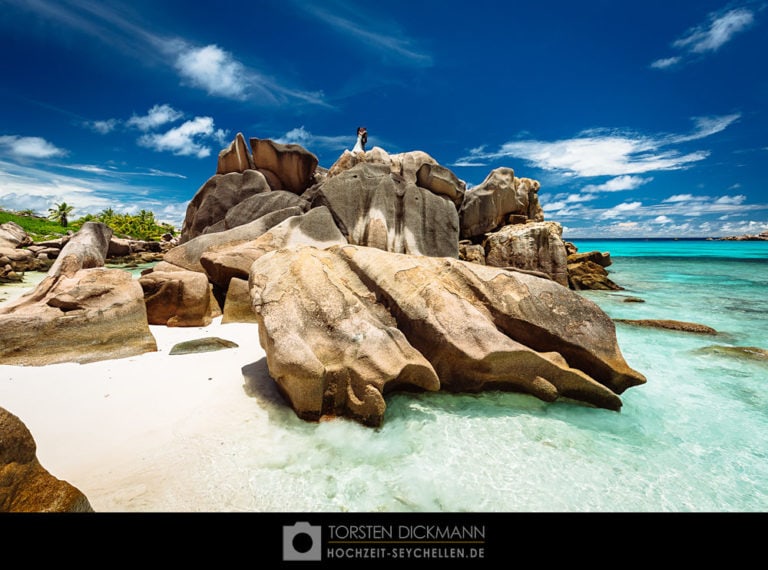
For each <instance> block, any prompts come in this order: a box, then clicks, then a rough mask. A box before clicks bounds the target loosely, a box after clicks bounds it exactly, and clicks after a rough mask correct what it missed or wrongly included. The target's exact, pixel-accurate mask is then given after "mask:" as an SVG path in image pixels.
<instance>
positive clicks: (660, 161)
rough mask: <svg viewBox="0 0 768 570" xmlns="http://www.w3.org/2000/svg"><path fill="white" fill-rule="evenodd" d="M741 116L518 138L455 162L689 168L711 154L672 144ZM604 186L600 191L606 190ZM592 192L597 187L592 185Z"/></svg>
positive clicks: (606, 172) (575, 168) (601, 170)
mask: <svg viewBox="0 0 768 570" xmlns="http://www.w3.org/2000/svg"><path fill="white" fill-rule="evenodd" d="M739 117H740V115H739V114H732V115H725V116H720V117H696V118H694V123H695V128H694V130H693V131H692V132H690V133H687V134H683V135H668V134H662V135H655V136H646V135H639V134H637V133H626V132H619V131H608V130H605V129H592V130H588V131H585V132H583V133H581V134H580V135H579V136H576V137H574V138H571V139H564V140H558V141H540V140H518V141H510V142H507V143H504V144H503V145H501V147H499V148H498V150H495V151H493V150H487V145H483V146H480V147H477V148H474V149H472V150H470V151H469V155H468V156H465V157H462V158H459V159H458V160H457V161H455V162H454V165H460V164H480V163H482V164H486V163H488V162H490V161H497V160H502V159H509V158H519V159H522V160H525V161H526V162H528V163H529V164H530V165H532V166H534V167H536V168H540V169H542V170H545V171H548V172H552V173H556V174H559V175H562V176H565V177H569V178H586V177H597V176H618V177H621V176H629V175H635V174H643V173H647V172H654V171H663V170H680V169H685V168H689V167H690V166H691V165H693V164H694V163H696V162H699V161H702V160H704V159H706V158H707V157H708V156H709V152H708V151H706V150H697V151H693V152H687V153H684V152H682V151H680V150H678V149H675V148H670V147H672V146H673V145H677V144H680V143H684V142H690V141H694V140H700V139H703V138H706V137H708V136H711V135H713V134H716V133H719V132H721V131H723V130H724V129H726V128H727V127H728V126H730V125H731V124H733V123H734V122H735V121H736V120H738V118H739ZM637 181H638V180H637V179H636V178H621V179H619V180H618V181H615V182H613V183H612V184H614V185H619V186H620V185H621V184H622V183H623V184H627V183H635V182H637ZM606 184H608V183H606ZM607 188H608V186H606V188H605V189H604V190H602V191H608V190H607ZM592 191H595V190H594V189H593V190H592Z"/></svg>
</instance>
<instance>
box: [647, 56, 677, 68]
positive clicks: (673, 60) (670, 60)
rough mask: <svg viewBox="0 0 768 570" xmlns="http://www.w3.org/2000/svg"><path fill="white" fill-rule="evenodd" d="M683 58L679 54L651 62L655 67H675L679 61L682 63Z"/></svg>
mask: <svg viewBox="0 0 768 570" xmlns="http://www.w3.org/2000/svg"><path fill="white" fill-rule="evenodd" d="M682 59H683V58H681V57H679V56H674V57H664V58H662V59H657V60H656V61H654V62H653V63H651V67H652V68H654V69H669V68H670V67H674V66H675V65H677V64H678V63H680V60H682Z"/></svg>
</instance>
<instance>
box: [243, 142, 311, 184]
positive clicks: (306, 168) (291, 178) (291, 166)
mask: <svg viewBox="0 0 768 570" xmlns="http://www.w3.org/2000/svg"><path fill="white" fill-rule="evenodd" d="M251 150H252V151H253V164H254V165H255V167H256V168H257V169H265V170H269V171H270V172H271V173H273V174H274V175H275V176H276V177H277V179H278V180H279V187H278V188H275V187H274V186H272V189H273V190H287V191H289V192H293V193H294V194H301V193H302V192H304V190H306V189H307V188H309V187H310V186H311V185H312V184H314V173H315V169H316V168H317V157H316V156H315V155H314V154H312V153H311V152H309V151H308V150H307V149H305V148H304V147H302V146H300V145H297V144H280V143H276V142H274V141H272V140H269V139H257V138H251Z"/></svg>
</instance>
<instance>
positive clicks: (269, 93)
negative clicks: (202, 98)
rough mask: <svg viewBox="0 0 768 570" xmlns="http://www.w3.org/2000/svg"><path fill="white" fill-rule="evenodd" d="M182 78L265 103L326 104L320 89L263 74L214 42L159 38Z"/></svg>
mask: <svg viewBox="0 0 768 570" xmlns="http://www.w3.org/2000/svg"><path fill="white" fill-rule="evenodd" d="M159 45H160V47H161V49H162V50H163V51H164V52H165V53H167V54H168V55H169V57H170V58H171V59H172V61H173V66H174V68H175V69H176V70H177V71H178V73H179V75H180V77H181V78H182V81H183V82H185V83H186V84H188V85H191V86H193V87H197V88H200V89H203V90H205V91H206V92H207V93H208V94H209V95H215V96H219V97H224V98H228V99H235V100H240V101H245V100H248V101H251V102H255V103H259V104H261V105H265V106H282V105H288V104H295V103H297V102H299V103H307V104H311V105H319V106H329V105H328V104H327V103H326V102H325V100H324V94H323V93H322V92H321V91H306V90H301V89H295V88H292V87H289V86H287V85H284V84H283V83H281V82H280V81H279V80H276V79H274V78H272V77H270V76H268V75H267V74H265V73H263V72H260V71H258V70H256V69H253V68H251V67H248V66H246V65H245V64H244V63H242V62H241V61H239V60H238V59H237V58H236V57H235V56H234V55H233V54H232V53H230V52H228V51H226V50H224V49H223V48H221V47H219V46H218V45H216V44H209V45H206V46H198V45H194V44H191V43H189V42H187V41H185V40H182V39H179V38H173V39H170V40H162V41H161V42H159Z"/></svg>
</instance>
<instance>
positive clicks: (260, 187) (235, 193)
mask: <svg viewBox="0 0 768 570" xmlns="http://www.w3.org/2000/svg"><path fill="white" fill-rule="evenodd" d="M269 191H270V187H269V184H267V180H266V178H264V175H263V174H261V173H260V172H257V171H256V170H246V171H244V172H242V173H240V172H230V173H229V174H216V175H214V176H212V177H211V178H209V179H208V180H207V181H206V182H205V184H203V185H202V186H201V187H200V189H199V190H198V191H197V192H196V193H195V196H194V197H193V198H192V200H191V201H190V202H189V204H188V205H187V212H186V215H185V216H184V224H183V225H182V228H181V236H180V237H179V243H182V244H183V243H185V242H187V241H189V240H191V239H193V238H195V237H197V236H199V235H202V234H204V233H207V232H208V231H210V228H214V227H220V228H221V229H226V228H225V227H223V223H224V218H225V217H226V215H227V212H228V211H229V209H230V208H232V207H233V206H236V205H237V204H239V203H240V202H242V201H243V200H245V199H246V198H248V197H250V196H253V195H254V194H261V193H262V192H269Z"/></svg>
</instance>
